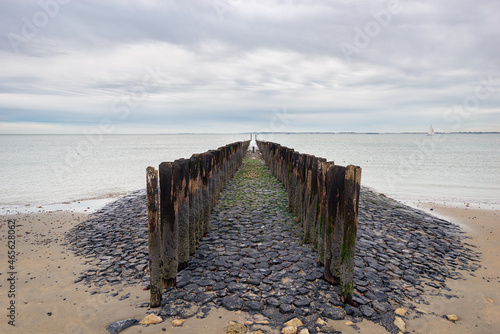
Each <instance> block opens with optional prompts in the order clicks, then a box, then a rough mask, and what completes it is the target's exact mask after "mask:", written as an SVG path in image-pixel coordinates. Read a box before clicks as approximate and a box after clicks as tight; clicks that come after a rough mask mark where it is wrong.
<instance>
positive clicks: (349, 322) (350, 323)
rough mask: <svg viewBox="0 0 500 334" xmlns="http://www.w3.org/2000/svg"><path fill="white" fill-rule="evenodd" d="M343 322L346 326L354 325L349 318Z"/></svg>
mask: <svg viewBox="0 0 500 334" xmlns="http://www.w3.org/2000/svg"><path fill="white" fill-rule="evenodd" d="M345 324H346V325H347V326H354V322H352V321H350V320H347V321H346V322H345Z"/></svg>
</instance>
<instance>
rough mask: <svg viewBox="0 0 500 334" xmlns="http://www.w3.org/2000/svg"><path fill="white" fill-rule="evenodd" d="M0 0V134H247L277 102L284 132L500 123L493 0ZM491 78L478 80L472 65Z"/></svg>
mask: <svg viewBox="0 0 500 334" xmlns="http://www.w3.org/2000/svg"><path fill="white" fill-rule="evenodd" d="M4 7H5V10H2V13H1V14H0V38H1V39H0V58H1V59H2V62H0V122H3V123H1V124H0V133H6V132H12V131H14V130H12V129H19V128H20V127H21V126H22V124H31V123H35V124H38V123H39V124H42V125H43V126H40V127H38V128H37V127H33V126H31V125H30V126H29V127H27V129H28V128H29V129H39V131H45V132H50V131H51V129H52V130H53V131H57V132H61V131H62V132H64V128H66V129H67V131H68V132H72V131H75V129H81V128H84V127H86V126H93V125H95V124H99V122H101V121H102V120H103V119H107V120H111V121H112V122H113V124H115V129H116V131H118V132H126V131H132V130H131V129H134V130H133V131H134V132H135V131H137V129H139V128H140V129H141V131H145V132H148V124H149V126H150V127H149V129H152V128H154V129H158V131H159V132H168V131H174V132H175V131H176V129H177V130H178V129H182V131H183V132H195V131H198V130H201V129H204V128H207V127H209V128H210V130H211V131H206V132H219V131H221V132H235V131H240V130H241V131H258V130H259V128H269V123H270V122H272V120H273V119H274V118H275V117H276V112H275V110H277V109H280V108H284V107H285V108H286V109H287V110H288V112H289V113H290V114H293V115H296V116H297V117H296V118H295V119H294V120H293V121H291V122H289V123H287V124H286V127H287V130H291V129H293V131H417V130H420V131H423V130H422V129H426V128H427V127H428V125H429V123H431V122H432V123H433V124H436V123H440V124H441V127H443V128H446V127H447V128H449V129H450V130H461V131H466V130H467V129H469V128H470V129H472V128H474V129H476V130H477V129H480V128H481V127H483V128H484V129H488V130H491V128H492V124H497V123H498V122H496V121H494V120H495V117H497V116H498V107H497V106H498V105H499V102H500V101H499V94H498V91H499V89H500V87H499V79H498V74H499V73H498V68H499V67H498V54H499V53H500V52H499V51H500V50H499V48H500V46H499V45H500V43H496V42H494V41H498V40H499V32H498V31H500V29H499V23H498V20H497V18H496V15H495V13H497V12H498V10H500V5H499V4H498V2H496V1H483V2H480V3H471V2H468V1H458V2H456V1H453V2H452V1H451V0H450V1H442V2H438V3H429V2H420V1H394V0H390V1H389V0H388V1H360V2H358V1H356V2H354V1H348V0H345V1H336V2H334V1H319V0H318V1H311V0H303V1H299V0H289V1H288V0H287V1H284V0H283V1H279V0H273V1H258V0H251V1H234V0H233V1H229V0H214V1H202V0H198V1H189V2H184V3H181V2H178V1H173V0H172V1H152V0H150V1H134V2H122V1H117V0H116V1H106V2H98V1H91V0H87V1H66V0H65V1H62V0H59V1H58V0H45V1H44V0H42V1H27V2H24V1H23V2H19V1H5V5H4ZM44 18H46V20H45V21H44ZM346 50H347V54H346ZM489 76H491V78H490V79H489V80H487V87H486V88H485V87H484V84H482V83H481V80H482V79H481V78H483V79H484V78H488V77H489ZM483 81H484V80H483ZM478 87H480V89H482V90H484V89H488V92H490V94H489V96H488V97H487V98H481V99H480V100H478V103H477V106H476V107H475V108H473V110H472V109H471V108H469V109H470V110H468V111H467V112H468V113H469V114H470V117H468V118H467V119H465V118H464V122H462V123H461V127H460V129H453V128H452V125H453V124H452V123H451V122H447V121H446V117H444V116H443V115H445V113H446V112H447V110H449V109H450V108H452V107H453V105H455V104H463V102H464V101H465V100H466V99H467V97H469V96H472V97H474V96H475V95H474V94H475V91H476V90H477V89H478ZM481 87H482V88H481ZM491 90H493V91H491ZM484 96H485V95H484V94H483V97H484ZM497 119H498V118H497ZM15 123H16V124H17V125H15V126H8V127H7V126H6V124H11V125H12V124H15ZM49 124H52V125H53V126H52V127H51V126H49ZM134 124H137V125H141V126H137V127H135V128H134V126H133V125H134ZM204 124H205V125H204ZM493 127H495V125H493ZM280 128H281V127H280ZM162 129H165V131H161V130H162ZM190 129H191V130H192V131H189V130H190ZM194 129H198V130H194ZM498 130H500V129H498ZM179 131H180V130H179Z"/></svg>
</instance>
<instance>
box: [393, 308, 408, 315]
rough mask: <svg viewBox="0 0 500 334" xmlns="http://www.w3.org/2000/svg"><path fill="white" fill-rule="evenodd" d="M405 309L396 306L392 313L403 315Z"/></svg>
mask: <svg viewBox="0 0 500 334" xmlns="http://www.w3.org/2000/svg"><path fill="white" fill-rule="evenodd" d="M406 312H407V311H406V310H405V309H403V308H397V309H395V310H394V313H396V314H397V315H400V316H402V317H404V316H405V315H406Z"/></svg>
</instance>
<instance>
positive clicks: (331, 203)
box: [324, 164, 345, 284]
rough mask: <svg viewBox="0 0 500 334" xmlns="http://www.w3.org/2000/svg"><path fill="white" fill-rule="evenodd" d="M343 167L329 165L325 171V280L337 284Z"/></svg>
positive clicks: (341, 220)
mask: <svg viewBox="0 0 500 334" xmlns="http://www.w3.org/2000/svg"><path fill="white" fill-rule="evenodd" d="M344 180H345V168H344V167H342V166H335V165H333V164H332V165H331V166H329V168H328V171H327V179H326V189H327V194H326V196H327V208H326V210H327V217H326V222H325V223H326V225H325V273H324V277H325V280H326V281H327V282H329V283H331V284H339V283H340V282H339V276H340V246H341V242H340V240H341V238H342V232H343V224H342V222H343V219H342V218H343V217H342V202H343V200H344V196H343V193H344V182H345V181H344Z"/></svg>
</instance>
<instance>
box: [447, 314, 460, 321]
mask: <svg viewBox="0 0 500 334" xmlns="http://www.w3.org/2000/svg"><path fill="white" fill-rule="evenodd" d="M446 318H448V320H449V321H453V322H455V321H458V317H457V316H456V315H455V314H447V315H446Z"/></svg>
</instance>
